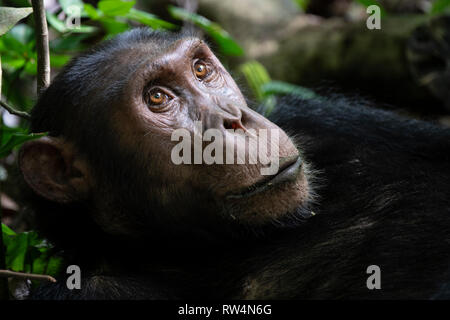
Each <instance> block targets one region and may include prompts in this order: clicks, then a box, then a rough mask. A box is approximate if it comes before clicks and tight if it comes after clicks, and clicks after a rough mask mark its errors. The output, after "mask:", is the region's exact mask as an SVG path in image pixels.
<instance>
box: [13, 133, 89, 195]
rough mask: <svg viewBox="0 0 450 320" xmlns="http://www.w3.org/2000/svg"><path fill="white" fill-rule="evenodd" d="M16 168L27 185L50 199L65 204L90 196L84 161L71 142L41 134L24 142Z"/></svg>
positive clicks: (87, 174) (86, 166)
mask: <svg viewBox="0 0 450 320" xmlns="http://www.w3.org/2000/svg"><path fill="white" fill-rule="evenodd" d="M19 167H20V170H21V171H22V174H23V176H24V178H25V181H26V182H27V183H28V185H29V186H30V187H31V188H32V189H33V190H34V191H35V192H36V193H37V194H39V195H41V196H42V197H45V198H47V199H49V200H52V201H56V202H60V203H68V202H73V201H78V200H83V199H85V198H86V197H87V196H88V195H89V191H90V185H91V183H90V181H91V177H90V175H89V170H88V164H87V162H86V161H85V160H84V159H83V158H82V157H80V155H79V154H78V153H77V152H76V150H75V148H74V146H73V145H72V144H70V143H67V142H65V141H63V140H62V139H60V138H54V137H43V138H40V139H37V140H33V141H29V142H27V143H25V144H24V145H23V146H22V148H21V149H20V152H19Z"/></svg>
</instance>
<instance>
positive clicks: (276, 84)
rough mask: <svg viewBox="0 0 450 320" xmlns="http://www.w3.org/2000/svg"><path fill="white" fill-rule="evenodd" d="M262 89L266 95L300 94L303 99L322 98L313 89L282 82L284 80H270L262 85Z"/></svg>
mask: <svg viewBox="0 0 450 320" xmlns="http://www.w3.org/2000/svg"><path fill="white" fill-rule="evenodd" d="M261 89H262V91H263V93H264V95H272V94H276V95H286V94H292V95H296V96H300V97H301V98H303V99H314V98H320V97H319V96H318V95H317V94H316V93H315V92H314V91H312V90H311V89H308V88H305V87H301V86H296V85H293V84H290V83H286V82H282V81H270V82H267V83H265V84H264V85H263V86H262V88H261Z"/></svg>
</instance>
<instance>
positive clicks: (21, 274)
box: [0, 270, 56, 282]
mask: <svg viewBox="0 0 450 320" xmlns="http://www.w3.org/2000/svg"><path fill="white" fill-rule="evenodd" d="M0 277H6V278H25V279H30V280H46V281H50V282H56V279H55V278H53V277H52V276H49V275H46V274H34V273H24V272H15V271H11V270H0Z"/></svg>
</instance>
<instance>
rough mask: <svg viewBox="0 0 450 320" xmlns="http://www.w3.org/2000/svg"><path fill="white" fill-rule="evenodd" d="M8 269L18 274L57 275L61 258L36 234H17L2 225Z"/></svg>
mask: <svg viewBox="0 0 450 320" xmlns="http://www.w3.org/2000/svg"><path fill="white" fill-rule="evenodd" d="M2 234H3V243H4V246H5V249H6V250H5V257H6V267H7V268H8V269H9V270H12V271H16V272H27V273H34V274H47V275H53V276H55V275H57V274H58V272H59V270H60V267H61V263H62V261H61V258H60V257H59V256H58V255H55V254H54V253H53V250H52V249H53V247H52V246H51V245H50V244H49V243H48V242H47V241H46V240H44V239H42V238H39V236H38V235H37V233H36V232H32V231H30V232H21V233H15V232H14V231H13V230H11V229H10V228H8V227H7V226H6V225H4V224H2Z"/></svg>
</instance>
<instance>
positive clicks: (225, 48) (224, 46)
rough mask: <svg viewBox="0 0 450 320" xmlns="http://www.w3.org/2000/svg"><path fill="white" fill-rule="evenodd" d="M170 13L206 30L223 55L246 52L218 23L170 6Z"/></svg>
mask: <svg viewBox="0 0 450 320" xmlns="http://www.w3.org/2000/svg"><path fill="white" fill-rule="evenodd" d="M169 13H170V14H171V16H172V17H173V18H175V19H179V20H184V21H189V22H192V23H194V24H196V25H197V26H199V27H200V28H202V29H203V30H205V31H206V33H208V35H209V36H210V37H211V38H213V39H214V41H215V42H216V43H217V44H218V45H219V48H220V50H221V51H222V53H224V54H226V55H230V56H240V55H242V54H243V53H244V50H243V49H242V48H241V47H240V46H239V45H238V44H237V43H236V41H234V40H233V39H232V38H231V36H230V35H229V33H228V32H226V31H225V30H224V29H222V28H221V27H220V26H219V25H218V24H217V23H214V22H212V21H210V20H208V19H206V18H205V17H203V16H200V15H198V14H195V13H191V12H189V11H187V10H184V9H181V8H177V7H174V6H169Z"/></svg>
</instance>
